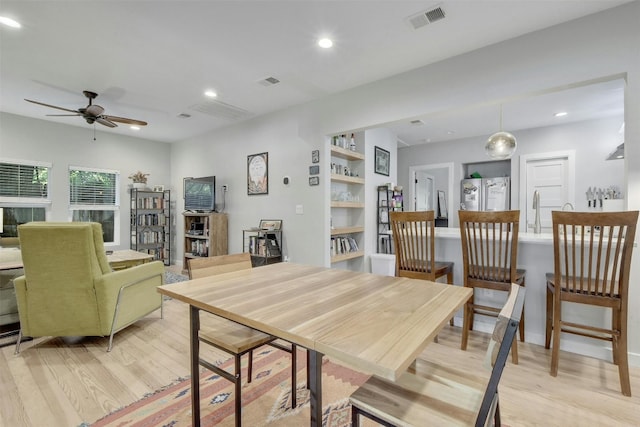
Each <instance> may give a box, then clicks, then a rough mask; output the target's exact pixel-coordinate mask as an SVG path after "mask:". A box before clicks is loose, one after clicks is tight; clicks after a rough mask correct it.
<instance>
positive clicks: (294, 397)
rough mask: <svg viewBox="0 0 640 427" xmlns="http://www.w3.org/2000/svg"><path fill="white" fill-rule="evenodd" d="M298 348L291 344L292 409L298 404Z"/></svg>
mask: <svg viewBox="0 0 640 427" xmlns="http://www.w3.org/2000/svg"><path fill="white" fill-rule="evenodd" d="M297 352H298V348H297V346H296V345H295V344H291V409H293V408H295V407H296V406H297V385H298V381H297V369H296V367H297V360H298V356H297Z"/></svg>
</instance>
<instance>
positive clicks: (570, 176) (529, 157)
mask: <svg viewBox="0 0 640 427" xmlns="http://www.w3.org/2000/svg"><path fill="white" fill-rule="evenodd" d="M554 159H567V195H568V196H567V202H569V203H571V204H572V205H573V206H574V209H575V206H576V151H575V150H562V151H549V152H546V153H534V154H523V155H521V156H520V183H519V184H520V185H519V187H520V191H519V193H520V196H519V206H520V212H521V214H520V230H521V231H522V232H524V233H526V232H528V231H529V230H528V229H527V221H526V219H527V215H526V209H527V200H528V198H529V197H531V195H529V194H527V165H528V164H529V163H530V162H535V161H539V160H554Z"/></svg>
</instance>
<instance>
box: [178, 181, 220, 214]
mask: <svg viewBox="0 0 640 427" xmlns="http://www.w3.org/2000/svg"><path fill="white" fill-rule="evenodd" d="M184 209H185V210H187V211H193V212H213V211H214V210H215V209H216V177H215V176H205V177H201V178H185V179H184Z"/></svg>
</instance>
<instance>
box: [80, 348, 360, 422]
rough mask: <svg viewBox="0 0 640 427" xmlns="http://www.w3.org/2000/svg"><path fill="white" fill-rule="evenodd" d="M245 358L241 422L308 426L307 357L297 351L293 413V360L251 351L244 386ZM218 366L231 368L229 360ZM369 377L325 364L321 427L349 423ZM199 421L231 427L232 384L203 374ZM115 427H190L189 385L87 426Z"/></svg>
mask: <svg viewBox="0 0 640 427" xmlns="http://www.w3.org/2000/svg"><path fill="white" fill-rule="evenodd" d="M246 359H247V357H246V356H245V357H243V359H242V360H243V372H242V378H243V387H242V407H243V413H242V424H243V425H245V426H252V427H253V426H278V427H280V426H283V427H289V426H291V427H294V426H295V427H298V426H304V425H309V417H310V415H309V391H308V390H307V389H306V384H305V381H306V370H305V369H306V367H305V366H304V365H305V363H306V356H305V354H304V352H303V351H299V353H298V369H299V371H298V387H297V401H298V406H297V407H296V408H295V409H291V386H290V384H291V383H290V379H291V370H290V363H291V358H290V355H289V354H288V353H285V352H283V351H281V350H277V349H274V348H273V347H269V346H264V347H261V348H260V349H258V350H257V351H255V352H254V361H253V363H254V366H253V372H254V378H253V380H252V381H251V383H246ZM222 366H223V367H224V368H225V369H227V370H229V369H232V361H231V360H228V361H226V362H224V363H223V364H222ZM367 378H368V376H367V375H364V374H361V373H359V372H356V371H353V370H350V369H347V368H345V367H343V366H340V365H338V364H336V363H333V362H331V361H329V360H325V361H324V363H323V366H322V387H323V412H324V415H323V424H322V425H323V426H325V427H346V426H349V425H350V421H351V419H350V416H351V408H350V405H349V402H348V398H349V395H350V394H351V393H352V392H353V391H354V390H355V389H356V388H357V387H358V386H360V385H361V384H363V383H364V382H365V381H366V380H367ZM200 390H201V392H200V393H201V396H200V397H201V403H200V404H201V422H202V425H203V426H212V425H219V426H233V425H234V399H235V395H234V394H235V393H234V388H233V385H232V384H231V383H230V382H229V381H227V380H225V379H224V378H221V377H220V376H218V375H216V374H213V373H212V372H210V371H208V370H203V371H202V374H201V377H200ZM91 426H94V427H105V426H109V427H115V426H136V427H145V426H154V427H155V426H167V427H168V426H171V427H181V426H185V427H186V426H191V381H190V379H188V378H184V379H180V380H178V381H176V382H175V383H173V384H171V385H169V386H167V387H165V388H163V389H162V390H159V391H157V392H155V393H153V394H151V395H149V396H146V397H144V398H143V399H141V400H139V401H137V402H134V403H133V404H131V405H129V406H127V407H125V408H122V409H120V410H118V411H116V412H113V413H111V414H109V415H107V416H106V417H104V418H102V419H100V420H98V421H96V422H95V423H93V424H91Z"/></svg>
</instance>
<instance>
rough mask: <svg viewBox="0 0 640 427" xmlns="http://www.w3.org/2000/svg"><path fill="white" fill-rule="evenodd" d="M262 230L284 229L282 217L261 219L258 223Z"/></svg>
mask: <svg viewBox="0 0 640 427" xmlns="http://www.w3.org/2000/svg"><path fill="white" fill-rule="evenodd" d="M258 228H259V229H260V230H268V231H280V230H282V220H281V219H261V220H260V224H259V225H258Z"/></svg>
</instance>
